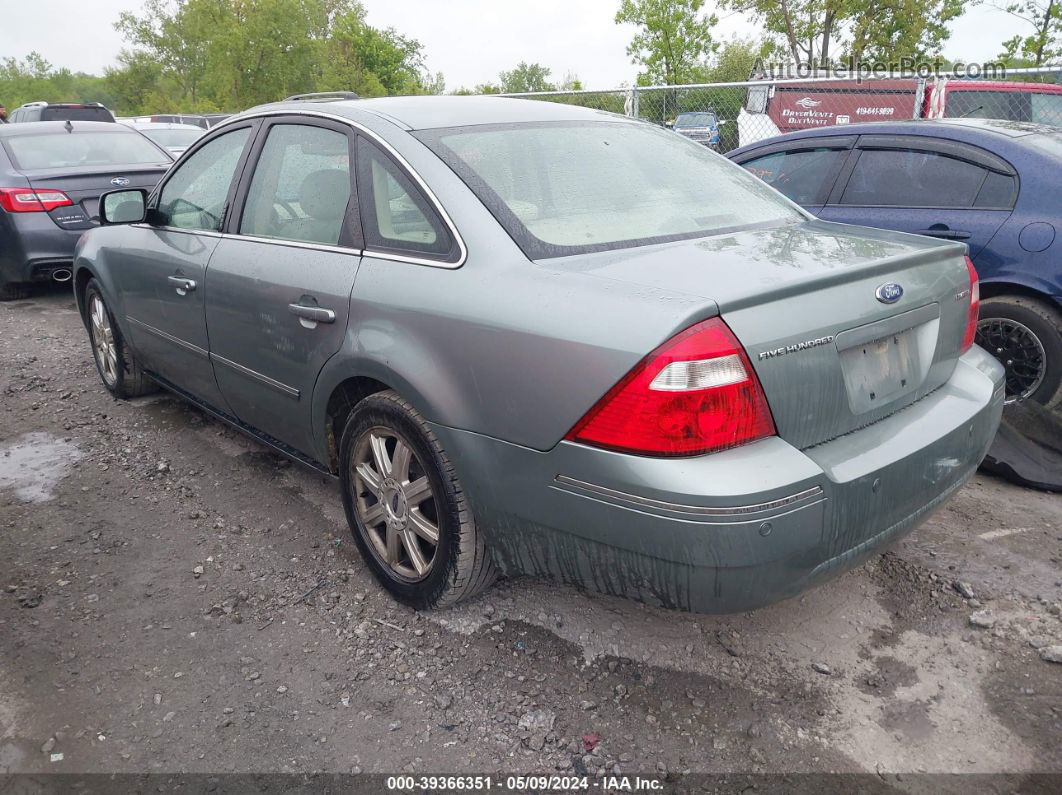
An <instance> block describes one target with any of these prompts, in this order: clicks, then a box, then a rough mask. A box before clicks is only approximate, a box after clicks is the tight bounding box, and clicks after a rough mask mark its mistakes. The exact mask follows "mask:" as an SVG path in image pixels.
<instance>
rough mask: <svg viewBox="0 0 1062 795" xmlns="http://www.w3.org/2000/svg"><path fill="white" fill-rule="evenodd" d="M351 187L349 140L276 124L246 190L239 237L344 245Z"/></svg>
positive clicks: (304, 127) (337, 134)
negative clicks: (245, 201) (344, 226)
mask: <svg viewBox="0 0 1062 795" xmlns="http://www.w3.org/2000/svg"><path fill="white" fill-rule="evenodd" d="M350 185H351V180H350V145H349V139H348V138H347V136H346V135H344V134H343V133H340V132H336V131H335V130H327V129H324V128H323V127H312V126H309V125H305V124H277V125H274V126H273V127H271V128H270V130H269V136H268V137H267V138H266V142H265V146H264V147H262V154H261V155H260V156H259V158H258V164H257V165H256V166H255V169H254V177H253V178H252V179H251V186H250V188H249V189H248V191H247V204H246V207H245V209H244V212H243V218H242V219H241V221H240V234H243V235H254V236H256V237H271V238H278V239H281V240H297V241H302V242H306V243H321V244H324V245H329V246H336V245H339V243H340V240H341V238H342V233H343V225H344V222H345V220H346V218H347V205H348V204H349V203H350Z"/></svg>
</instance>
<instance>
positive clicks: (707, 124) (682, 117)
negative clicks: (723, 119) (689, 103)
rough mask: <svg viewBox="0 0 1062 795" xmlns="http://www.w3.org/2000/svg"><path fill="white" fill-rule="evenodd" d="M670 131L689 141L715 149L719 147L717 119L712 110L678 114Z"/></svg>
mask: <svg viewBox="0 0 1062 795" xmlns="http://www.w3.org/2000/svg"><path fill="white" fill-rule="evenodd" d="M672 129H673V130H674V131H675V132H677V133H678V134H679V135H685V136H686V137H687V138H689V139H690V140H691V141H696V142H697V143H699V144H703V145H704V146H707V147H710V148H712V149H716V148H718V146H719V117H718V116H717V115H716V113H715V111H714V110H698V111H687V112H685V113H680V114H679V115H678V116H677V117H676V118H675V123H674V124H673V125H672Z"/></svg>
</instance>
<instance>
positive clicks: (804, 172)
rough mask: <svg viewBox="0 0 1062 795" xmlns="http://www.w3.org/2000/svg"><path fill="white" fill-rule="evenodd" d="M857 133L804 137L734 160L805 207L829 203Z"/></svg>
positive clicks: (812, 207) (813, 209) (770, 146)
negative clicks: (828, 200) (831, 192)
mask: <svg viewBox="0 0 1062 795" xmlns="http://www.w3.org/2000/svg"><path fill="white" fill-rule="evenodd" d="M856 139H857V136H855V135H838V136H827V137H813V138H801V139H797V140H794V141H786V142H784V143H777V144H770V145H768V146H761V147H759V148H757V149H754V150H752V151H751V152H744V153H742V154H741V155H739V156H737V157H735V158H734V162H736V163H738V164H739V165H741V166H743V167H744V168H745V169H746V170H747V171H749V172H750V173H752V174H755V175H756V176H757V177H759V178H760V179H762V180H763V181H764V182H766V183H767V184H768V185H770V186H771V187H772V188H774V189H775V190H779V191H781V192H782V193H784V194H785V195H786V196H788V197H789V198H790V199H792V200H793V201H795V202H796V203H797V204H799V205H801V206H802V207H804V208H805V209H807V210H809V211H811V212H813V213H817V212H818V211H819V210H820V209H822V206H823V205H824V204H825V203H826V199H827V198H828V197H829V195H830V191H831V190H832V188H833V185H834V182H835V181H836V179H837V175H838V174H839V173H840V171H841V169H842V168H843V166H844V164H845V162H846V161H847V159H848V156H849V154H850V152H851V150H852V147H853V146H854V145H855V142H856Z"/></svg>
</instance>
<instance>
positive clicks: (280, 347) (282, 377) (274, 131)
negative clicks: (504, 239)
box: [206, 116, 361, 453]
mask: <svg viewBox="0 0 1062 795" xmlns="http://www.w3.org/2000/svg"><path fill="white" fill-rule="evenodd" d="M353 141H354V134H353V131H352V130H351V128H350V127H349V126H347V125H344V124H340V123H337V122H333V121H330V120H327V119H316V118H313V117H308V116H294V117H278V118H273V119H270V120H268V121H267V122H266V123H265V126H264V127H263V129H262V132H261V134H260V135H259V137H258V142H257V143H256V144H255V147H254V149H253V151H252V153H251V156H250V158H249V160H248V167H247V169H246V170H245V173H244V176H243V178H242V179H241V181H240V187H239V191H238V195H237V200H236V206H237V207H238V208H239V211H238V213H236V214H234V215H233V217H232V218H231V219H230V223H229V227H228V230H227V232H228V233H227V234H226V235H225V236H224V237H223V239H222V240H221V241H220V242H219V244H218V246H217V249H216V250H215V251H214V254H213V257H212V259H211V261H210V269H209V271H208V273H207V291H206V295H207V305H206V318H207V328H208V330H209V332H210V342H211V347H210V359H211V362H212V363H213V367H214V374H215V377H216V378H217V383H218V386H219V387H220V389H221V392H222V394H224V396H225V399H226V401H227V403H228V405H229V406H230V408H231V410H232V412H233V414H234V415H235V416H236V417H237V418H238V419H239V420H240V421H241V422H243V423H245V424H247V425H250V426H252V427H253V428H255V429H257V430H258V431H260V432H263V433H265V434H266V435H268V436H270V437H272V438H273V439H275V440H277V441H279V442H281V443H283V444H284V445H286V446H288V447H290V448H293V449H295V450H297V451H301V452H304V453H308V452H309V451H311V450H313V449H314V447H313V443H312V439H313V434H312V430H311V422H310V402H311V397H312V393H313V387H314V383H315V382H316V380H317V375H318V373H319V372H320V371H321V368H322V367H323V366H324V363H325V362H326V361H327V360H328V358H329V357H330V356H332V355H333V354H334V353H335V352H336V351H337V350H339V347H340V346H341V345H342V342H343V338H344V335H345V333H346V328H347V313H348V311H349V306H350V293H351V290H352V288H353V286H354V279H355V276H356V275H357V272H358V265H359V262H360V256H361V237H360V231H359V228H358V222H357V193H356V191H354V189H353V169H352V167H351V164H352V162H353V152H354V143H353Z"/></svg>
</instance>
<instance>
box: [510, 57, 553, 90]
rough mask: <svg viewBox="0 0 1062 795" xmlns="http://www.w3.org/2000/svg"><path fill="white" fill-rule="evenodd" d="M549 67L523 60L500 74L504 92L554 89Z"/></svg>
mask: <svg viewBox="0 0 1062 795" xmlns="http://www.w3.org/2000/svg"><path fill="white" fill-rule="evenodd" d="M549 71H550V70H549V69H547V68H546V67H544V66H542V65H541V64H537V63H526V62H525V61H521V62H520V63H518V64H517V65H516V66H515V67H514V68H513V69H512V70H510V71H508V72H502V73H501V74H500V75H498V78H499V79H500V80H501V93H502V94H519V93H522V92H525V91H554V90H555V89H556V86H554V85H553V84H552V83H550V82H549Z"/></svg>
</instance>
